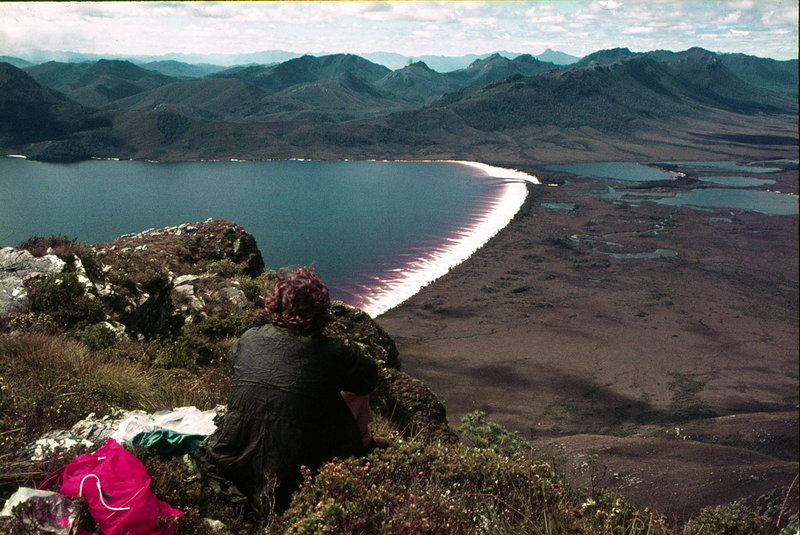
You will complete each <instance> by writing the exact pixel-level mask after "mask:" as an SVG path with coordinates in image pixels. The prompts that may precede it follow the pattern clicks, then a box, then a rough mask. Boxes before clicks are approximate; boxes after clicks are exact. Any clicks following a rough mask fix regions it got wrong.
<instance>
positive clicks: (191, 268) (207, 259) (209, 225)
mask: <svg viewBox="0 0 800 535" xmlns="http://www.w3.org/2000/svg"><path fill="white" fill-rule="evenodd" d="M96 249H97V255H98V258H100V259H101V260H102V262H103V263H104V264H105V265H110V266H114V265H115V264H117V263H122V264H123V265H126V264H127V262H125V260H126V259H129V258H130V257H136V258H137V262H138V263H140V264H144V265H148V264H150V263H151V261H152V260H154V259H156V260H157V261H158V265H159V266H161V267H162V268H163V269H165V270H166V271H171V272H172V273H174V274H175V275H185V274H188V273H197V272H199V271H201V270H199V269H198V268H202V267H205V266H206V265H208V264H209V263H211V262H215V261H222V260H228V261H230V262H232V263H233V264H236V265H237V266H238V267H239V268H240V270H241V272H242V273H244V274H246V275H249V276H251V277H256V276H258V275H259V274H260V273H261V272H262V271H264V259H263V258H262V256H261V252H260V251H259V249H258V246H257V244H256V240H255V238H253V236H252V235H250V234H248V233H247V232H245V230H244V228H242V227H241V226H239V225H237V224H236V223H232V222H230V221H226V220H224V219H208V220H206V221H203V222H202V223H184V224H182V225H178V226H175V227H164V228H159V229H148V230H145V231H142V232H138V233H135V234H125V235H123V236H120V237H119V238H117V239H115V240H113V241H111V242H108V243H102V244H98V245H97V246H96Z"/></svg>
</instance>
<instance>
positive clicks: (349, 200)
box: [0, 158, 535, 315]
mask: <svg viewBox="0 0 800 535" xmlns="http://www.w3.org/2000/svg"><path fill="white" fill-rule="evenodd" d="M525 178H527V179H529V180H531V181H535V178H533V177H525V176H523V175H522V174H521V173H518V172H513V171H510V170H501V169H498V168H492V167H489V166H485V165H482V164H469V163H465V162H364V161H361V162H349V161H344V162H319V161H265V162H230V161H225V162H183V163H150V162H141V161H100V160H95V161H86V162H79V163H74V164H48V163H42V162H34V161H29V160H24V159H19V158H0V204H1V205H2V210H0V246H7V245H16V244H17V243H19V242H21V241H22V240H24V239H26V238H28V237H30V236H32V235H40V236H49V235H52V234H61V235H67V236H69V237H75V238H77V239H79V240H80V241H84V242H88V243H98V242H103V241H109V240H112V239H114V238H115V237H117V236H120V235H122V234H127V233H132V232H139V231H142V230H146V229H148V228H158V227H164V226H172V225H178V224H181V223H187V222H195V221H203V220H205V219H208V218H222V219H228V220H231V221H234V222H236V223H238V224H240V225H242V226H243V227H244V228H245V229H246V230H247V231H248V232H250V233H251V234H253V236H254V237H255V238H256V240H257V242H258V245H259V248H260V249H261V252H262V254H263V255H264V261H265V263H266V265H267V267H268V268H278V267H281V266H291V265H304V264H314V265H315V267H316V268H317V270H318V271H319V273H320V275H321V276H322V277H323V279H324V280H325V281H326V282H327V283H328V285H329V287H330V288H331V293H332V296H333V297H334V298H335V299H341V300H343V301H345V302H346V303H348V304H352V305H355V306H360V307H362V308H364V309H365V310H367V311H368V312H369V313H371V314H373V315H376V314H379V313H380V312H383V311H385V310H386V309H388V308H390V307H391V306H394V305H396V304H398V303H399V302H401V301H402V300H404V299H406V298H408V297H410V296H411V295H413V293H415V292H416V291H417V290H418V289H419V288H420V287H421V286H423V285H425V284H428V283H429V282H431V281H432V280H434V279H435V278H438V277H439V276H441V275H443V274H444V273H446V272H447V270H448V269H450V268H451V267H452V266H453V265H455V264H457V263H458V262H460V261H462V260H464V259H465V258H467V257H468V256H469V255H470V254H471V253H472V252H473V251H474V250H475V249H477V248H478V247H479V246H480V245H482V244H483V243H485V242H486V241H487V240H488V239H489V238H490V237H491V236H492V235H493V234H494V233H496V232H497V231H498V230H499V229H500V228H502V227H503V226H505V225H506V224H507V223H508V221H510V219H511V218H512V217H513V215H514V214H515V213H516V212H517V210H518V209H519V207H520V206H521V204H522V202H523V201H524V199H525V192H526V189H525V184H524V179H525Z"/></svg>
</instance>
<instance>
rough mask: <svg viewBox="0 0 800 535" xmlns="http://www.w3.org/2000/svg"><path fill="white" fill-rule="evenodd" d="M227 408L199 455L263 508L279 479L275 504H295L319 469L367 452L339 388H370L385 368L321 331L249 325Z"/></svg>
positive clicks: (235, 357) (234, 354) (236, 357)
mask: <svg viewBox="0 0 800 535" xmlns="http://www.w3.org/2000/svg"><path fill="white" fill-rule="evenodd" d="M231 359H232V362H233V377H232V380H231V393H230V398H229V401H228V410H227V412H226V413H225V416H224V417H223V419H222V421H221V422H220V424H219V426H218V428H217V430H216V431H215V432H214V434H212V435H211V436H210V437H208V439H207V441H206V443H205V447H204V448H203V449H204V451H202V452H200V456H201V457H203V458H204V461H205V462H210V463H212V464H213V465H214V468H215V472H217V473H218V474H219V475H221V476H224V477H225V478H227V479H229V480H230V481H232V482H233V483H234V484H235V486H236V487H237V488H238V489H239V490H240V491H241V492H242V493H243V494H244V495H245V496H246V497H247V498H248V501H249V502H250V503H251V505H252V506H254V508H255V509H256V510H259V509H261V510H264V509H269V507H265V506H264V503H263V502H262V500H263V498H262V493H263V491H265V490H267V491H268V490H269V488H265V487H268V486H269V485H270V484H271V482H274V483H275V484H277V489H276V493H275V500H276V503H275V506H276V508H277V509H278V510H283V509H285V508H286V506H288V503H289V498H290V495H291V492H292V491H293V490H294V489H296V488H297V485H299V484H300V482H301V472H300V466H305V467H307V468H310V469H312V470H316V469H317V468H319V467H320V466H321V465H322V463H324V462H326V461H329V460H331V459H333V458H334V457H338V458H345V457H350V456H353V455H361V454H363V453H365V448H364V446H363V445H362V444H361V438H360V434H359V431H358V427H357V425H356V422H355V419H354V418H353V416H352V414H351V413H350V410H349V409H348V408H347V405H346V404H345V403H344V401H343V399H342V397H341V395H340V391H342V390H344V391H347V392H354V393H356V394H361V395H364V394H368V393H370V392H371V391H372V389H373V388H374V387H375V383H376V381H377V376H378V367H377V365H376V364H375V362H374V361H373V360H372V359H370V358H369V357H366V356H363V355H361V354H360V353H359V352H357V351H355V350H353V349H350V348H348V347H346V346H344V345H343V344H341V343H340V342H338V341H336V340H333V339H330V338H326V337H324V336H322V335H319V334H307V333H302V332H298V331H293V330H289V329H284V328H281V327H276V326H274V325H271V324H270V325H265V326H263V327H258V328H254V329H250V330H249V331H247V332H246V333H244V335H242V337H241V338H240V339H239V340H238V341H237V342H236V343H235V344H234V346H233V348H232V349H231Z"/></svg>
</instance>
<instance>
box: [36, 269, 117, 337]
mask: <svg viewBox="0 0 800 535" xmlns="http://www.w3.org/2000/svg"><path fill="white" fill-rule="evenodd" d="M29 292H30V294H29V302H30V307H31V311H32V312H35V313H37V314H47V315H48V316H49V317H50V319H51V320H52V321H54V322H55V323H57V324H59V325H61V326H63V327H65V328H67V329H79V328H82V327H85V326H86V325H88V324H90V323H97V322H99V321H100V320H102V319H103V308H102V305H101V304H100V302H99V301H98V300H97V299H93V298H92V297H90V296H89V295H87V294H86V292H85V290H84V287H83V285H82V284H81V283H80V281H79V280H78V277H77V275H75V274H74V273H49V274H47V275H45V276H44V277H43V278H42V279H39V280H36V281H34V282H33V283H32V285H31V287H30V288H29Z"/></svg>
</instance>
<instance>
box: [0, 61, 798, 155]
mask: <svg viewBox="0 0 800 535" xmlns="http://www.w3.org/2000/svg"><path fill="white" fill-rule="evenodd" d="M145 67H146V65H145V66H138V65H135V64H133V63H130V62H127V61H119V60H114V61H111V60H100V61H97V62H89V63H58V62H48V63H44V64H40V65H33V66H28V67H24V69H19V68H17V67H14V66H12V65H10V64H3V67H2V79H0V90H2V93H0V106H2V108H0V109H2V110H3V112H2V116H1V117H0V140H2V141H0V143H1V144H2V148H3V150H5V151H6V152H7V153H9V152H13V153H22V154H26V155H28V156H30V157H34V158H40V159H46V160H70V159H73V160H74V159H82V158H87V157H130V158H153V159H197V158H244V159H250V158H252V159H255V158H285V157H305V158H342V157H348V158H353V157H355V158H369V157H381V158H399V157H403V158H405V157H412V158H426V157H472V158H481V157H483V156H484V155H485V154H494V155H496V156H497V157H499V158H501V159H516V160H527V161H529V160H537V159H541V158H542V157H543V156H542V154H540V153H537V152H536V150H534V148H538V149H537V150H540V152H541V150H544V149H542V147H552V150H556V149H558V150H566V149H569V150H573V151H578V152H580V151H592V150H595V149H594V147H595V146H596V145H597V143H600V142H602V143H606V144H609V143H610V144H611V145H614V146H615V147H618V146H621V145H622V144H624V145H626V146H630V148H629V149H625V150H627V151H630V149H632V150H633V152H635V153H640V154H642V155H647V154H651V155H654V154H655V153H656V152H657V151H658V150H662V149H664V147H666V145H669V144H675V143H679V144H687V143H688V144H692V143H694V141H695V140H696V139H700V138H702V139H704V140H705V143H706V144H708V143H710V141H709V140H711V139H716V140H718V141H719V142H720V143H727V142H729V141H730V140H731V139H734V138H736V136H745V137H743V138H742V139H745V138H748V139H753V136H754V135H755V133H756V130H758V132H760V135H761V137H760V138H759V139H761V141H762V142H764V143H766V144H768V145H774V146H775V147H777V149H776V150H777V151H778V152H780V150H781V147H784V148H785V147H786V146H788V145H790V144H792V143H793V144H795V145H796V143H797V134H796V128H794V129H792V128H791V124H792V121H796V114H797V101H796V97H797V61H796V60H792V61H776V60H771V59H765V58H757V57H754V56H745V55H742V54H722V55H720V54H715V53H712V52H709V51H706V50H703V49H699V48H692V49H689V50H686V51H683V52H677V53H674V52H667V51H654V52H647V53H634V52H631V51H630V50H627V49H613V50H605V51H599V52H596V53H594V54H590V55H589V56H586V57H584V58H582V59H581V60H580V61H579V62H577V63H575V64H574V65H556V64H555V63H549V62H544V61H541V60H538V59H536V58H534V57H532V56H529V55H521V56H516V57H514V59H508V58H506V57H503V56H501V55H493V56H489V57H486V58H482V59H478V60H476V61H475V62H473V63H472V64H471V65H470V66H469V67H467V68H464V69H460V70H456V71H452V72H446V73H441V72H437V71H435V70H433V69H431V68H430V67H429V66H428V65H426V64H425V63H423V62H417V63H413V62H410V64H409V65H407V66H405V67H403V68H400V69H397V70H395V71H391V70H389V69H388V68H386V67H384V66H382V65H379V64H376V63H373V62H371V61H369V60H367V59H364V58H362V57H359V56H354V55H350V54H333V55H329V56H322V57H314V56H303V57H299V58H294V59H290V60H288V61H285V62H282V63H278V64H273V65H249V66H241V67H234V68H230V69H225V70H217V69H215V68H213V66H208V65H206V66H197V67H196V68H192V67H191V66H189V65H187V64H180V63H179V62H170V63H169V64H168V65H163V64H159V65H157V67H159V70H161V71H164V70H167V72H172V73H174V74H175V75H174V76H169V75H167V74H164V73H163V72H159V70H152V69H149V68H145ZM154 67H156V66H154ZM213 71H216V72H213ZM202 72H208V73H209V74H207V75H206V76H202V77H196V75H198V74H199V73H202ZM181 73H183V74H181ZM187 73H192V74H193V75H194V76H195V77H189V76H187V75H186V74H187ZM764 121H768V122H769V123H770V124H771V125H772V126H770V128H769V131H768V132H765V131H764V128H763V124H762V123H764ZM723 131H724V136H722V137H720V136H717V134H721V133H723ZM698 135H699V136H700V137H699V138H698V137H697V136H698ZM725 136H727V137H725ZM731 136H733V137H731ZM748 136H749V137H748ZM659 147H661V148H659ZM547 150H551V149H547ZM698 150H705V149H703V147H699V149H698ZM709 150H711V149H709ZM713 150H717V149H716V148H714V149H713ZM654 151H655V152H654ZM621 152H624V151H621ZM622 156H624V154H620V157H622Z"/></svg>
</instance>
